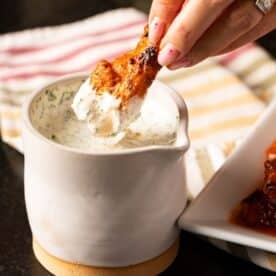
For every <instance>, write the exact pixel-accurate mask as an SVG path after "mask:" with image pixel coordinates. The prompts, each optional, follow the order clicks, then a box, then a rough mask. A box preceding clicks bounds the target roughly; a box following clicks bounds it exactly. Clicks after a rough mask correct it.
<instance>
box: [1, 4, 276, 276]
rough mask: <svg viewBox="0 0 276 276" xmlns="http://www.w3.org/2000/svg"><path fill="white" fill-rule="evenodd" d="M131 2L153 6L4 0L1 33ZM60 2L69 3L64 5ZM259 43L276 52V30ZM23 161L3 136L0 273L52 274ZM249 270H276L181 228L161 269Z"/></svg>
mask: <svg viewBox="0 0 276 276" xmlns="http://www.w3.org/2000/svg"><path fill="white" fill-rule="evenodd" d="M54 2H56V3H57V5H56V6H57V7H56V9H54V8H53V10H51V11H49V10H48V9H47V12H48V14H47V13H46V8H43V7H44V6H45V5H46V3H47V4H49V3H54ZM35 4H36V5H37V6H39V7H40V8H39V10H37V12H36V14H35V15H34V14H33V13H32V12H30V13H29V14H28V13H25V12H24V11H31V10H30V9H31V7H32V6H33V5H35ZM129 4H132V5H136V6H137V7H139V8H142V9H144V10H146V9H147V8H148V7H149V1H147V0H139V1H138V0H128V1H122V0H107V1H90V0H78V1H77V0H66V1H65V0H60V1H55V0H48V1H44V0H2V2H1V6H2V8H1V9H0V33H1V32H7V31H13V30H18V29H21V28H25V27H33V26H43V25H49V24H58V23H63V22H69V21H72V20H77V19H80V18H82V17H85V16H88V15H91V14H93V13H96V12H100V11H103V10H105V9H109V8H116V7H120V6H125V5H129ZM43 5H44V6H43ZM51 5H52V6H53V4H51ZM51 5H49V6H51ZM37 6H36V7H37ZM49 6H48V7H49ZM5 7H6V9H5ZM41 7H42V8H41ZM62 7H64V8H65V7H66V10H63V8H62ZM7 11H8V12H7ZM39 11H40V13H39ZM76 11H77V12H76ZM260 43H261V44H262V45H263V46H264V47H266V48H267V49H268V51H269V52H270V53H271V54H272V55H274V56H276V33H275V32H274V33H272V34H270V35H269V36H267V37H265V38H264V39H262V40H261V41H260ZM23 166H24V158H23V156H22V155H21V154H19V153H18V152H16V151H15V150H13V149H11V148H10V147H9V146H7V145H4V144H3V143H1V142H0V275H1V276H2V275H3V276H49V275H50V274H49V273H48V272H47V271H46V270H45V269H43V268H42V267H41V265H40V264H39V263H38V262H37V261H36V259H35V258H34V256H33V253H32V248H31V232H30V228H29V224H28V221H27V216H26V211H25V204H24V188H23ZM249 274H253V275H260V276H266V275H267V276H269V275H271V276H272V275H274V274H273V273H270V272H268V271H266V270H263V269H261V268H259V267H257V266H255V265H253V264H249V263H246V262H245V261H243V260H240V259H238V258H235V257H233V256H230V255H228V254H227V253H225V252H223V251H221V250H219V249H216V248H214V247H213V246H211V245H210V244H208V243H207V242H205V241H203V240H201V239H199V238H198V237H197V236H195V235H192V234H189V233H186V232H183V233H182V240H181V249H180V252H179V256H178V257H177V259H176V261H175V262H174V264H173V265H172V266H171V267H170V268H169V269H168V270H167V271H166V272H164V273H163V274H162V275H163V276H168V275H173V276H182V275H196V276H198V275H199V276H200V275H204V276H205V275H206V276H209V275H210V276H220V275H223V276H228V275H229V276H233V275H249ZM141 276H144V275H141Z"/></svg>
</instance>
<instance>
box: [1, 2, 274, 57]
mask: <svg viewBox="0 0 276 276" xmlns="http://www.w3.org/2000/svg"><path fill="white" fill-rule="evenodd" d="M0 1H1V2H0V3H1V6H0V33H7V32H11V31H17V30H22V29H26V28H33V27H40V26H49V25H58V24H62V23H67V22H72V21H76V20H79V19H82V18H85V17H89V16H91V15H93V14H96V13H100V12H103V11H106V10H109V9H115V8H119V7H129V6H133V7H136V8H137V9H140V10H142V11H144V12H148V11H149V8H150V4H151V0H0ZM252 1H253V0H252ZM259 43H260V44H262V45H263V46H265V47H266V48H267V49H268V50H269V52H270V53H271V54H273V55H274V56H275V57H276V31H274V32H272V33H270V34H269V35H267V36H265V38H263V39H261V40H260V41H259Z"/></svg>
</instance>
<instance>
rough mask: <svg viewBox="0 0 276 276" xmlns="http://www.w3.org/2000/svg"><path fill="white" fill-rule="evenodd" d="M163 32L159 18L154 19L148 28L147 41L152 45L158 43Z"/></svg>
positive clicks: (163, 27) (162, 24)
mask: <svg viewBox="0 0 276 276" xmlns="http://www.w3.org/2000/svg"><path fill="white" fill-rule="evenodd" d="M164 30H165V24H164V23H163V22H161V20H160V18H158V17H154V18H153V20H152V21H151V23H150V26H149V41H150V43H152V44H153V45H156V44H158V43H159V42H160V40H161V38H162V35H163V33H164Z"/></svg>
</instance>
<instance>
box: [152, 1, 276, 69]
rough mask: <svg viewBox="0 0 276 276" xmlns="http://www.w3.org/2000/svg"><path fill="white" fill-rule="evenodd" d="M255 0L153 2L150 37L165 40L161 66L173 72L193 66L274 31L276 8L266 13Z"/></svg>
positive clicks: (157, 41) (162, 43) (158, 40)
mask: <svg viewBox="0 0 276 276" xmlns="http://www.w3.org/2000/svg"><path fill="white" fill-rule="evenodd" d="M255 1H256V0H153V3H152V8H151V12H150V17H149V24H150V30H149V38H150V41H151V42H152V43H154V44H156V43H159V42H160V41H161V51H160V53H159V57H158V61H159V63H160V64H161V65H163V66H168V67H169V68H170V69H177V68H180V67H189V66H192V65H194V64H196V63H198V62H200V61H202V60H204V59H205V58H207V57H210V56H214V55H219V54H223V53H226V52H228V51H231V50H234V49H236V48H238V47H241V46H242V45H244V44H246V43H248V42H251V41H254V40H256V39H258V38H259V37H261V36H263V35H264V34H266V33H268V32H270V31H272V30H273V29H275V28H276V5H275V6H274V8H273V9H272V10H271V11H270V12H269V13H267V14H264V13H263V12H261V11H260V10H259V9H258V7H257V6H256V4H255ZM275 2H276V1H275Z"/></svg>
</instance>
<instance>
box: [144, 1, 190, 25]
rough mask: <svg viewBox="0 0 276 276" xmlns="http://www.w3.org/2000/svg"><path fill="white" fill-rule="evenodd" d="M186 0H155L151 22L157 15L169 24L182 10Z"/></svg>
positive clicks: (152, 6)
mask: <svg viewBox="0 0 276 276" xmlns="http://www.w3.org/2000/svg"><path fill="white" fill-rule="evenodd" d="M184 2H185V0H153V2H152V5H151V10H150V16H149V23H150V22H152V20H153V19H154V18H155V17H157V18H159V19H160V21H162V22H164V23H165V24H166V25H169V24H170V23H171V22H172V21H173V19H174V17H175V16H176V15H177V14H178V12H179V11H180V10H181V7H182V5H183V3H184Z"/></svg>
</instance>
